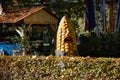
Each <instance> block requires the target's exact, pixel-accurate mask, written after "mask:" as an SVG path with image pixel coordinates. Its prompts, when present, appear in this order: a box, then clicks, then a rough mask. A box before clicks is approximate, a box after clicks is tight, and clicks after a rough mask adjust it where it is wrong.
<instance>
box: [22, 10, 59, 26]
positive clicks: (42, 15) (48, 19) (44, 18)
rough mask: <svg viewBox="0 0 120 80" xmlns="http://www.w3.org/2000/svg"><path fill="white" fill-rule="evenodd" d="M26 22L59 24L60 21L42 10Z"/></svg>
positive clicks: (29, 17)
mask: <svg viewBox="0 0 120 80" xmlns="http://www.w3.org/2000/svg"><path fill="white" fill-rule="evenodd" d="M24 22H25V23H26V24H57V23H58V19H57V18H55V17H54V16H52V15H51V14H49V13H48V12H47V11H45V10H44V9H42V10H40V11H38V12H36V13H34V14H32V15H30V16H28V17H27V18H25V19H24Z"/></svg>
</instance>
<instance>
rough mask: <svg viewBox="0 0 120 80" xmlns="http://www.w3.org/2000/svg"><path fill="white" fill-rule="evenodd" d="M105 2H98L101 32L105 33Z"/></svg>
mask: <svg viewBox="0 0 120 80" xmlns="http://www.w3.org/2000/svg"><path fill="white" fill-rule="evenodd" d="M105 11H106V10H105V0H100V15H101V18H102V26H103V32H104V33H105V32H106V14H105Z"/></svg>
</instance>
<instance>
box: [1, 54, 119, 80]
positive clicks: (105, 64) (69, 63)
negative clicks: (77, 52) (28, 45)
mask: <svg viewBox="0 0 120 80" xmlns="http://www.w3.org/2000/svg"><path fill="white" fill-rule="evenodd" d="M5 79H7V80H8V79H9V80H11V79H15V80H23V79H25V80H38V79H39V80H61V79H62V80H82V79H83V80H87V79H88V80H96V79H97V80H101V79H103V80H119V79H120V58H92V57H55V56H48V57H45V56H24V57H23V56H0V80H5Z"/></svg>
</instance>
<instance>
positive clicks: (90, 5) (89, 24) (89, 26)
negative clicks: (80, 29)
mask: <svg viewBox="0 0 120 80" xmlns="http://www.w3.org/2000/svg"><path fill="white" fill-rule="evenodd" d="M85 3H86V18H85V31H86V30H88V31H90V32H91V31H92V30H93V29H94V27H95V26H96V22H95V11H94V0H86V2H85Z"/></svg>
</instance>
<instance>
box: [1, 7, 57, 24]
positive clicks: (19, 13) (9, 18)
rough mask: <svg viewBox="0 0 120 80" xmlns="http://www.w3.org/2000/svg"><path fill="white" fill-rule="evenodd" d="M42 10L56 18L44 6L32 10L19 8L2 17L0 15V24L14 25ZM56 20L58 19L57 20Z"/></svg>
mask: <svg viewBox="0 0 120 80" xmlns="http://www.w3.org/2000/svg"><path fill="white" fill-rule="evenodd" d="M41 9H44V10H45V11H47V12H48V13H49V14H51V15H52V16H54V17H55V18H57V17H56V16H55V15H54V14H52V13H51V12H49V11H48V10H47V8H46V7H45V6H39V7H33V8H21V9H16V10H12V11H9V12H8V13H5V14H4V15H0V23H16V22H19V21H21V20H23V19H24V18H26V17H28V16H30V15H31V14H33V13H35V12H37V11H39V10H41ZM57 19H58V18H57Z"/></svg>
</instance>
